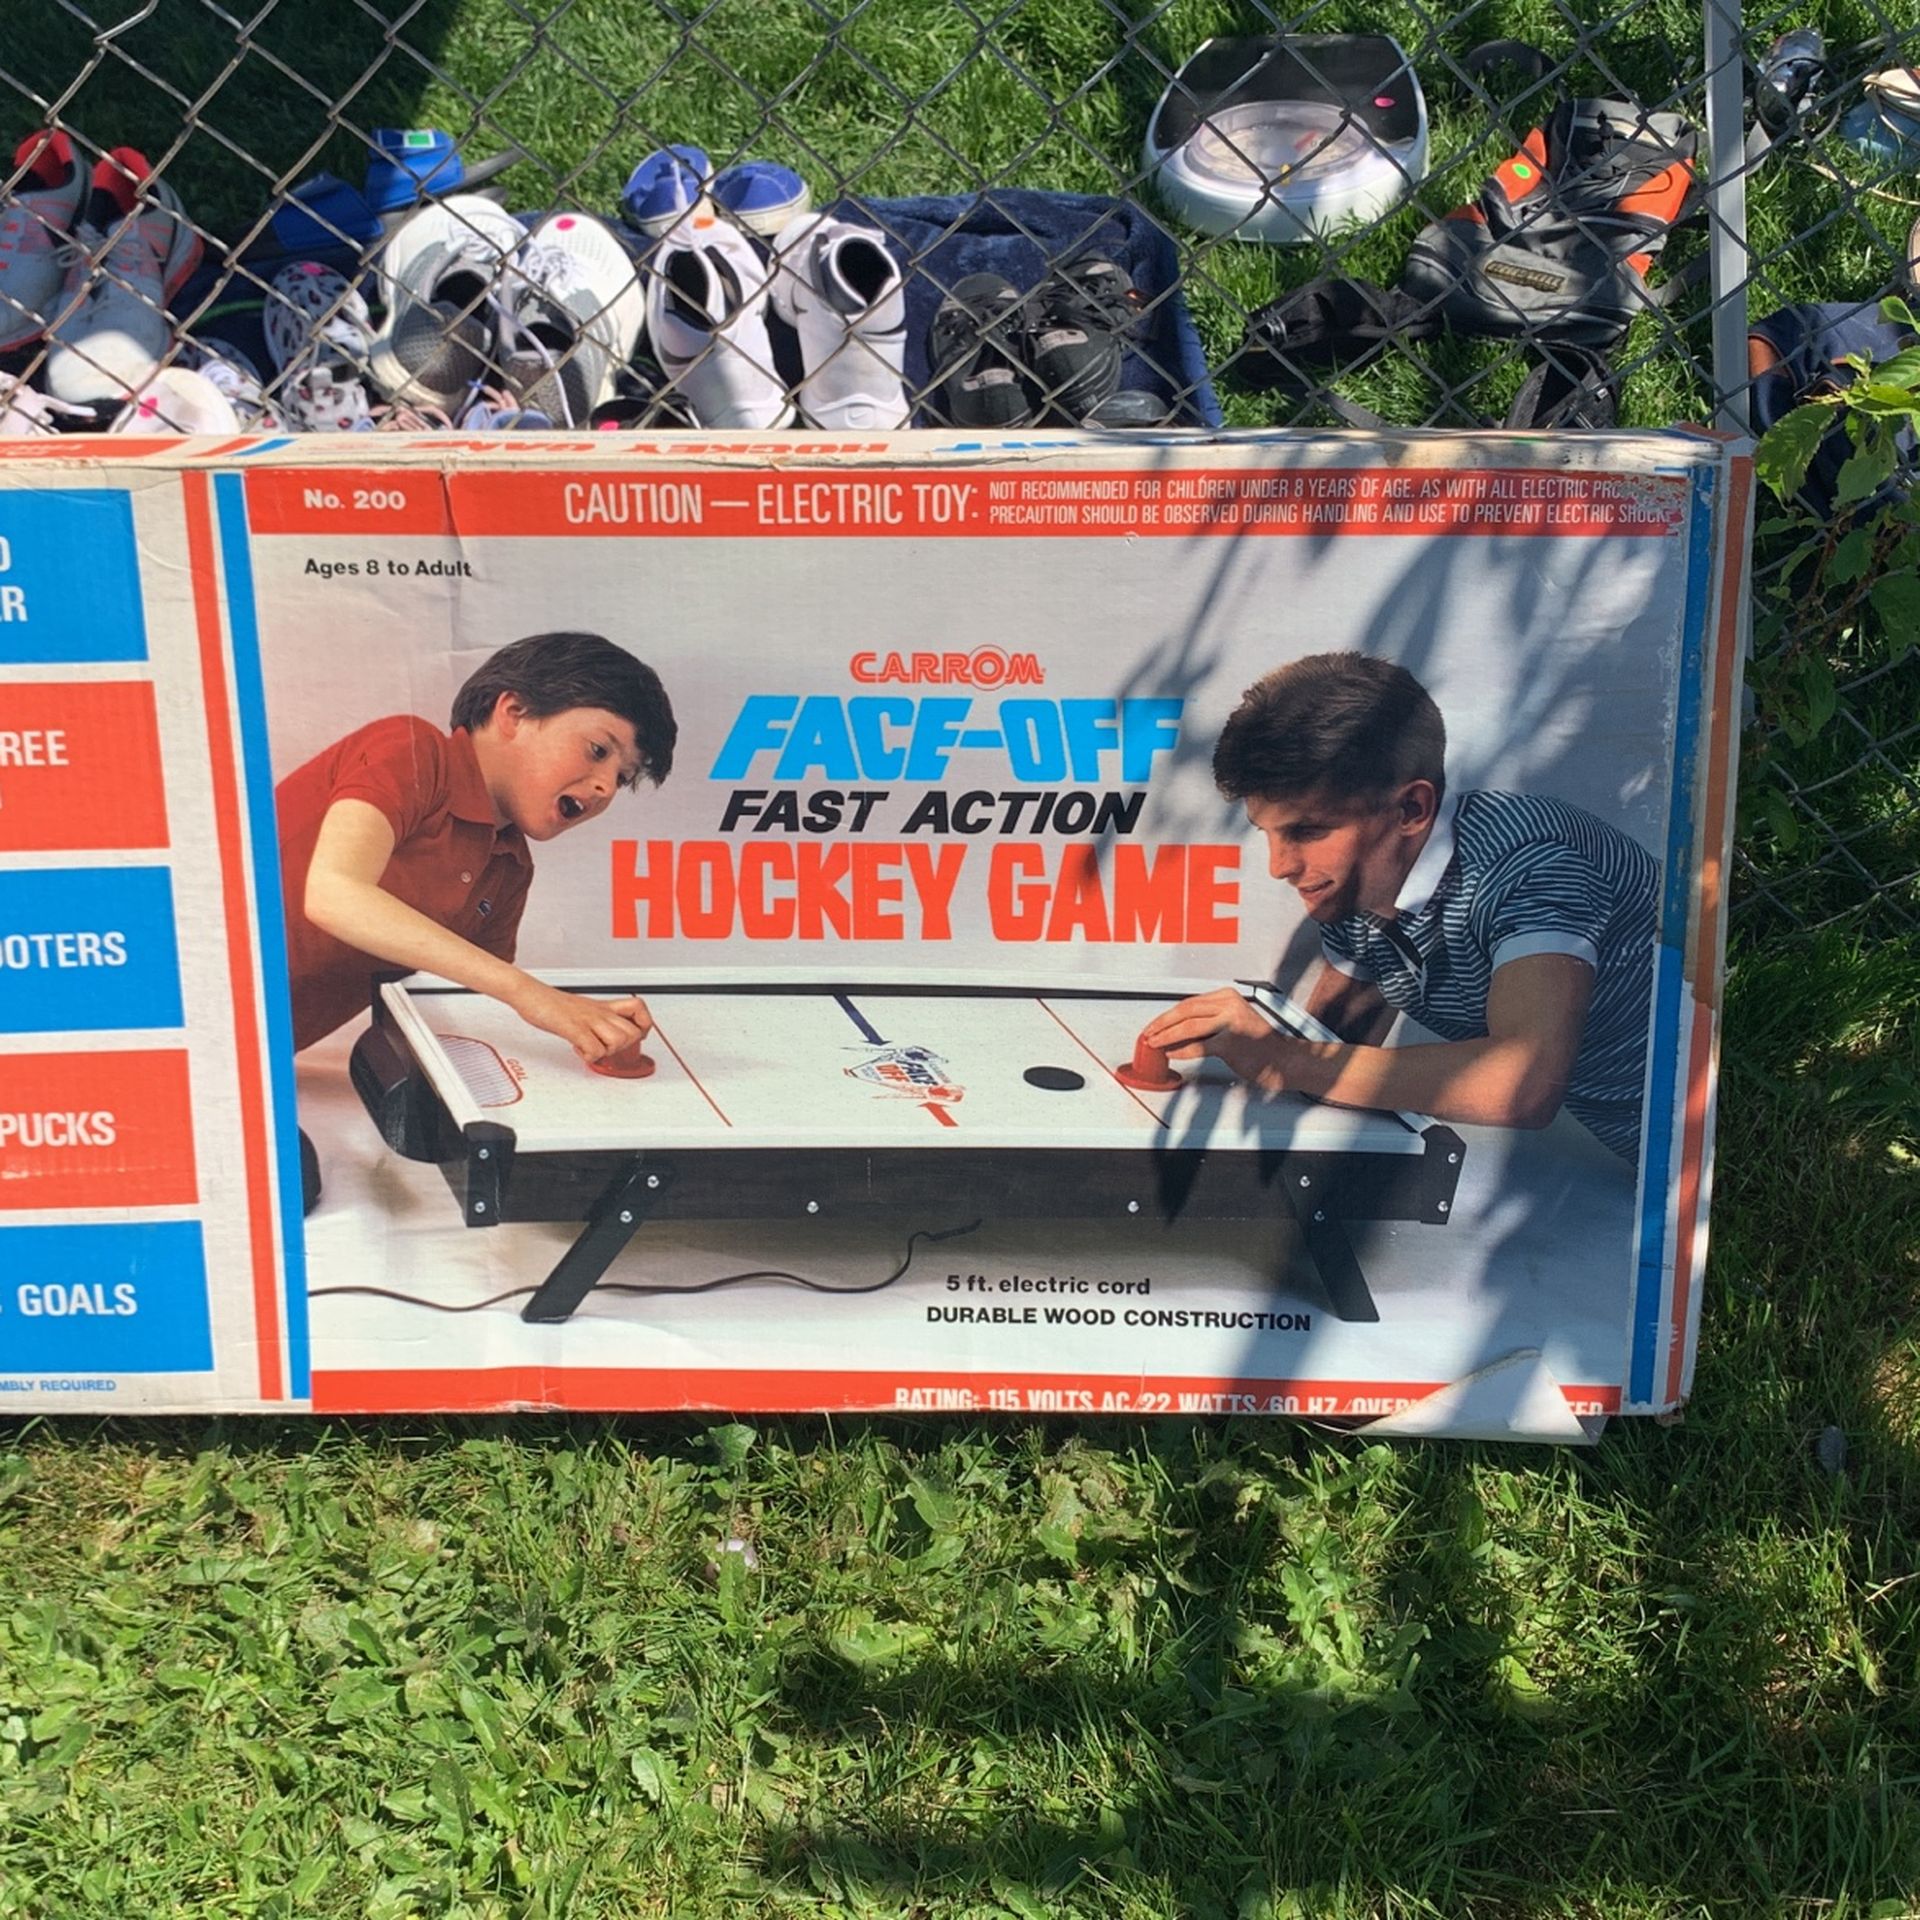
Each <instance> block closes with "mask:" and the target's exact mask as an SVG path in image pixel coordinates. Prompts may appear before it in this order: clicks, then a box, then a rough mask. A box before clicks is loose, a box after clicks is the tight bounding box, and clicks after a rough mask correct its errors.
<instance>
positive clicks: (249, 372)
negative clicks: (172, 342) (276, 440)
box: [181, 340, 286, 433]
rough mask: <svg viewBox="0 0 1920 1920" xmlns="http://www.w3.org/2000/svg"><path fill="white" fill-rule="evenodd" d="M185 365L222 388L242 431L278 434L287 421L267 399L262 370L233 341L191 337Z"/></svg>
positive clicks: (183, 362) (185, 356)
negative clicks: (261, 376) (194, 338)
mask: <svg viewBox="0 0 1920 1920" xmlns="http://www.w3.org/2000/svg"><path fill="white" fill-rule="evenodd" d="M181 365H182V366H184V367H185V368H187V369H188V370H189V371H190V372H193V373H197V374H199V376H200V377H201V378H202V379H203V380H206V381H209V382H211V383H212V384H213V385H214V386H215V387H217V388H218V389H219V390H220V392H221V394H222V395H223V396H224V398H225V400H226V402H227V405H228V406H230V407H231V408H232V409H233V412H234V417H235V418H236V419H237V420H238V421H239V422H240V431H241V432H242V433H277V432H279V430H280V429H281V427H283V426H284V425H285V424H286V422H285V421H284V420H283V419H282V418H281V417H280V409H279V408H278V407H276V406H275V405H274V404H273V402H272V401H271V400H269V399H268V398H267V394H266V385H265V383H264V382H263V381H262V380H261V378H260V369H259V368H258V367H256V366H255V365H254V364H253V362H252V361H251V360H250V359H248V358H247V356H246V355H245V354H244V353H243V352H242V351H241V350H240V349H239V348H238V347H236V346H234V345H233V344H232V342H230V341H227V340H219V341H211V342H209V341H205V340H189V341H188V342H186V346H185V353H184V357H183V359H182V361H181Z"/></svg>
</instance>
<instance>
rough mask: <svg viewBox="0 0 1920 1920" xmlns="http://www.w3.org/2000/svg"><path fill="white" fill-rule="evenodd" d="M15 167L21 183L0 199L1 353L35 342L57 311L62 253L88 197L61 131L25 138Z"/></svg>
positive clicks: (84, 178) (70, 145)
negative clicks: (3, 198) (4, 197)
mask: <svg viewBox="0 0 1920 1920" xmlns="http://www.w3.org/2000/svg"><path fill="white" fill-rule="evenodd" d="M13 165H14V170H15V171H16V172H19V173H20V175H21V177H20V181H19V184H18V185H17V186H15V188H14V190H13V191H12V193H10V194H9V195H8V196H7V197H6V199H5V200H0V353H11V352H12V351H13V350H14V349H15V348H16V347H24V346H26V345H27V344H28V342H29V341H33V340H37V339H39V337H40V336H41V335H42V334H43V333H45V332H46V330H47V323H48V322H49V321H50V320H51V319H52V318H53V317H54V315H55V314H56V313H57V312H58V311H59V308H60V288H61V285H62V283H63V282H64V281H65V279H66V277H67V267H66V260H65V257H64V256H63V253H62V249H63V248H65V247H66V246H67V245H68V244H69V243H70V242H71V241H72V239H73V237H74V230H75V229H76V228H77V227H78V226H79V224H80V215H81V212H82V210H83V209H84V207H85V205H86V198H87V176H86V174H85V173H84V172H83V171H82V169H81V166H80V163H79V162H78V161H77V160H76V159H75V158H74V156H73V142H72V141H71V140H69V139H68V138H67V136H66V135H65V134H64V133H31V134H29V135H28V136H27V137H26V139H24V140H23V141H21V143H20V147H19V150H18V151H17V152H16V153H15V154H14V156H13ZM23 169H24V171H22V170H23Z"/></svg>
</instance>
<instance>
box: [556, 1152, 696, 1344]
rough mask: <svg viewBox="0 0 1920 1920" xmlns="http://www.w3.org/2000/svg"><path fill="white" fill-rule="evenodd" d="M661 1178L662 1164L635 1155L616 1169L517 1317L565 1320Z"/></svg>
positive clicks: (633, 1229)
mask: <svg viewBox="0 0 1920 1920" xmlns="http://www.w3.org/2000/svg"><path fill="white" fill-rule="evenodd" d="M666 1182H667V1175H666V1173H665V1171H664V1170H663V1169H661V1168H658V1167H647V1166H645V1165H643V1163H642V1162H641V1161H639V1160H637V1159H636V1160H635V1161H634V1162H633V1164H632V1165H631V1166H629V1167H628V1168H627V1169H626V1170H625V1171H624V1172H622V1173H621V1174H619V1175H618V1176H617V1177H616V1178H615V1179H614V1181H613V1182H612V1184H611V1185H610V1186H609V1187H608V1188H607V1190H606V1192H605V1193H603V1194H602V1195H601V1196H600V1198H599V1199H598V1200H596V1201H595V1202H594V1203H593V1211H592V1212H591V1213H590V1214H588V1215H587V1224H586V1225H585V1226H584V1227H583V1228H582V1229H581V1230H580V1237H579V1239H577V1240H576V1241H575V1242H574V1243H573V1245H572V1246H570V1247H569V1248H568V1249H567V1250H566V1252H565V1253H563V1254H562V1255H561V1256H560V1258H559V1260H558V1262H557V1263H556V1264H555V1266H554V1269H553V1271H552V1272H551V1273H550V1274H548V1275H547V1277H546V1278H545V1279H544V1280H543V1281H541V1283H540V1285H539V1287H538V1289H537V1290H536V1291H535V1293H534V1296H533V1298H532V1299H531V1300H529V1301H528V1302H527V1304H526V1305H525V1306H524V1307H522V1308H521V1309H520V1318H521V1319H522V1320H530V1321H533V1322H535V1323H546V1322H551V1321H557V1320H570V1319H571V1318H572V1317H573V1311H574V1309H575V1308H576V1307H577V1306H579V1304H580V1302H581V1301H582V1300H584V1299H585V1298H586V1297H587V1295H588V1294H589V1293H591V1292H592V1291H593V1289H594V1287H595V1286H596V1285H597V1284H598V1283H599V1280H600V1277H601V1275H602V1274H604V1273H605V1272H606V1270H607V1269H608V1268H609V1267H610V1266H612V1264H613V1263H614V1261H615V1260H616V1259H617V1258H618V1257H619V1255H620V1253H621V1251H622V1249H623V1248H624V1247H625V1246H626V1244H627V1242H628V1241H629V1240H631V1239H632V1238H633V1236H634V1235H635V1234H636V1233H638V1232H639V1230H640V1226H641V1223H642V1222H643V1221H644V1220H645V1219H646V1217H647V1214H648V1213H649V1211H650V1210H651V1209H652V1207H653V1204H654V1203H655V1202H656V1201H657V1200H658V1199H659V1197H660V1192H661V1189H662V1188H663V1187H664V1186H665V1185H666Z"/></svg>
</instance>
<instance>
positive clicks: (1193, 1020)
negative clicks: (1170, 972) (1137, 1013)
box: [1141, 987, 1288, 1093]
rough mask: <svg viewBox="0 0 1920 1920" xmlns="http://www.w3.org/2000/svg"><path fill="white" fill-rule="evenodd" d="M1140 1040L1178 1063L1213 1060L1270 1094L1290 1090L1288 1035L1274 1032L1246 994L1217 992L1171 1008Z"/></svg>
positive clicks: (1226, 990) (1229, 989)
mask: <svg viewBox="0 0 1920 1920" xmlns="http://www.w3.org/2000/svg"><path fill="white" fill-rule="evenodd" d="M1141 1038H1142V1039H1144V1040H1149V1041H1151V1042H1152V1043H1153V1045H1155V1046H1156V1047H1164V1048H1165V1049H1166V1051H1167V1054H1168V1056H1169V1057H1170V1058H1172V1059H1175V1060H1201V1059H1204V1058H1206V1057H1207V1056H1208V1055H1212V1057H1213V1058H1214V1059H1216V1060H1222V1061H1224V1062H1225V1063H1226V1064H1227V1065H1228V1066H1229V1067H1231V1068H1232V1069H1233V1071H1234V1073H1236V1074H1237V1075H1238V1076H1239V1077H1240V1078H1241V1079H1242V1080H1248V1081H1251V1082H1252V1083H1253V1084H1254V1085H1255V1086H1257V1087H1261V1088H1263V1089H1264V1090H1265V1091H1266V1092H1268V1093H1284V1092H1285V1091H1286V1089H1287V1078H1286V1047H1287V1044H1288V1042H1287V1037H1286V1035H1284V1034H1282V1033H1277V1032H1275V1030H1274V1028H1273V1026H1272V1024H1271V1023H1270V1022H1269V1021H1268V1020H1267V1019H1266V1017H1265V1016H1264V1015H1263V1014H1261V1013H1260V1012H1259V1011H1258V1009H1256V1008H1255V1007H1254V1005H1253V1003H1252V1002H1251V1001H1250V1000H1248V998H1247V997H1246V995H1245V994H1243V993H1241V992H1239V991H1238V990H1237V989H1235V988H1233V987H1216V988H1215V989H1214V990H1213V992H1211V993H1197V994H1195V995H1194V996H1193V997H1192V998H1191V999H1189V1000H1182V1001H1180V1002H1179V1004H1178V1005H1176V1006H1172V1007H1169V1008H1168V1009H1167V1010H1166V1012H1165V1013H1162V1014H1158V1015H1156V1016H1155V1017H1154V1018H1153V1019H1152V1020H1150V1021H1148V1022H1147V1025H1146V1028H1145V1030H1144V1031H1143V1033H1142V1034H1141Z"/></svg>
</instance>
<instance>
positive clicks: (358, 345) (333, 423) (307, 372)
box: [260, 260, 373, 433]
mask: <svg viewBox="0 0 1920 1920" xmlns="http://www.w3.org/2000/svg"><path fill="white" fill-rule="evenodd" d="M260 320H261V328H262V331H263V332H264V333H265V335H266V340H267V352H268V354H269V355H270V356H271V357H272V360H273V365H274V380H273V395H274V404H275V405H277V406H278V408H279V410H280V412H281V413H282V414H283V415H284V416H285V418H286V422H287V425H288V426H290V427H293V428H294V429H295V430H296V431H299V432H302V433H350V432H352V431H353V430H354V429H355V428H356V427H357V426H358V425H359V423H360V422H361V421H362V420H364V419H366V418H367V416H368V415H369V414H370V413H371V412H372V411H373V403H372V401H371V399H370V398H369V397H368V394H367V389H366V381H367V378H368V374H367V361H368V358H369V356H370V355H371V354H372V352H373V345H372V334H373V318H372V316H371V315H370V314H369V313H368V311H367V303H366V301H365V300H364V299H363V298H362V297H361V295H360V292H359V290H358V289H357V288H356V287H355V286H354V285H353V283H352V282H351V281H349V280H348V279H347V277H346V276H345V275H344V274H340V273H336V272H335V271H334V270H333V269H332V268H331V267H328V266H323V265H321V263H320V262H319V261H318V260H295V261H291V262H289V263H288V264H287V265H286V266H284V267H282V268H281V269H280V271H279V272H278V273H276V274H275V275H274V276H273V281H272V284H271V285H270V286H269V288H268V289H267V299H266V304H265V306H264V307H263V308H262V310H261V315H260Z"/></svg>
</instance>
